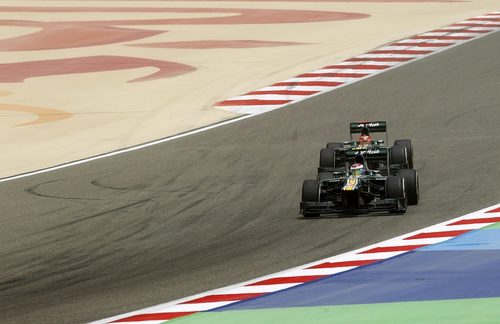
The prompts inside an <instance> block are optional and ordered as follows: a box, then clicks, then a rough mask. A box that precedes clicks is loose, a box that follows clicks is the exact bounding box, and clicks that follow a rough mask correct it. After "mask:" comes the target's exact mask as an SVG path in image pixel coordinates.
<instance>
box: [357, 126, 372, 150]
mask: <svg viewBox="0 0 500 324" xmlns="http://www.w3.org/2000/svg"><path fill="white" fill-rule="evenodd" d="M371 143H372V137H371V136H370V131H369V130H368V127H363V128H362V129H361V136H360V137H359V146H361V147H367V146H368V145H370V144H371Z"/></svg>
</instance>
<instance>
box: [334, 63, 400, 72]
mask: <svg viewBox="0 0 500 324" xmlns="http://www.w3.org/2000/svg"><path fill="white" fill-rule="evenodd" d="M399 63H400V62H378V61H370V60H366V61H344V62H339V63H335V64H334V65H337V66H338V65H347V66H350V65H380V66H392V65H396V64H399ZM324 69H325V68H324ZM327 70H330V69H327ZM369 71H370V72H371V71H372V69H369Z"/></svg>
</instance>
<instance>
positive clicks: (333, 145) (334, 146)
mask: <svg viewBox="0 0 500 324" xmlns="http://www.w3.org/2000/svg"><path fill="white" fill-rule="evenodd" d="M326 148H329V149H334V150H335V149H341V148H344V144H342V143H339V142H332V143H328V144H326Z"/></svg>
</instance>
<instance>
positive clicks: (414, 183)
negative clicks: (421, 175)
mask: <svg viewBox="0 0 500 324" xmlns="http://www.w3.org/2000/svg"><path fill="white" fill-rule="evenodd" d="M398 175H399V176H400V177H402V178H403V179H405V189H406V198H408V205H417V204H418V199H419V196H420V194H419V184H418V172H417V171H416V170H413V169H402V170H399V171H398Z"/></svg>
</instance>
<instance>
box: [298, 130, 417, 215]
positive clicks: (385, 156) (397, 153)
mask: <svg viewBox="0 0 500 324" xmlns="http://www.w3.org/2000/svg"><path fill="white" fill-rule="evenodd" d="M377 132H378V133H382V132H383V133H385V140H381V139H376V140H374V139H372V138H371V136H370V133H377ZM354 134H360V137H359V139H358V140H354V139H353V135H354ZM385 143H387V123H386V122H385V121H378V122H357V123H351V124H350V141H348V142H342V143H340V142H338V143H328V145H327V148H324V149H322V150H321V153H320V166H319V168H318V177H317V179H315V180H305V181H304V183H303V185H302V201H301V202H300V211H301V213H302V214H303V215H304V217H316V216H320V215H321V214H332V213H364V212H374V211H389V212H397V213H404V212H406V208H407V206H408V205H416V204H418V200H419V183H418V173H417V171H416V170H414V169H413V168H412V167H413V147H412V144H411V141H410V140H396V141H395V142H394V145H393V146H392V147H387V146H386V144H385Z"/></svg>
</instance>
